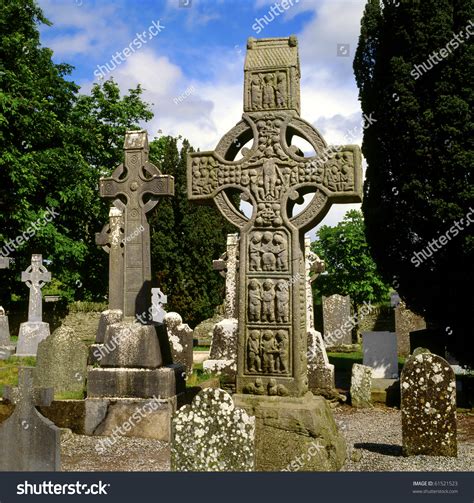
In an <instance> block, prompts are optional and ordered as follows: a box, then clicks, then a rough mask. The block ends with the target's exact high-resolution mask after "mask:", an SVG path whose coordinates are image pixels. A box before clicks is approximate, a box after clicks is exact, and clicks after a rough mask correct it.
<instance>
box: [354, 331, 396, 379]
mask: <svg viewBox="0 0 474 503" xmlns="http://www.w3.org/2000/svg"><path fill="white" fill-rule="evenodd" d="M362 350H363V352H364V359H363V362H364V365H366V366H367V367H370V368H371V369H372V377H373V378H374V379H397V378H398V355H397V336H396V334H395V333H393V332H363V333H362Z"/></svg>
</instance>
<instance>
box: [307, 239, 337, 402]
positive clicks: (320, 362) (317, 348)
mask: <svg viewBox="0 0 474 503" xmlns="http://www.w3.org/2000/svg"><path fill="white" fill-rule="evenodd" d="M304 245H305V272H306V326H307V329H308V387H309V389H310V390H311V391H312V392H313V393H315V394H320V393H323V394H327V393H331V394H332V392H333V390H334V389H335V387H336V382H335V375H334V365H331V364H330V363H329V359H328V355H327V352H326V348H325V346H324V342H323V338H322V335H321V333H320V332H318V331H317V330H316V329H315V328H314V306H313V289H312V287H311V284H312V283H313V281H315V280H316V278H317V277H318V276H319V274H320V273H322V272H323V271H324V269H325V265H324V261H323V260H321V259H320V258H319V257H318V256H317V255H316V254H315V253H314V252H312V251H311V239H310V238H309V236H306V237H305V240H304Z"/></svg>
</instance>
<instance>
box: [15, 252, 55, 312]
mask: <svg viewBox="0 0 474 503" xmlns="http://www.w3.org/2000/svg"><path fill="white" fill-rule="evenodd" d="M21 281H23V282H24V283H25V284H26V286H27V287H28V288H29V289H30V300H29V303H28V321H43V295H42V293H41V289H42V288H43V286H44V285H45V284H46V283H49V282H50V281H51V273H50V272H48V271H47V270H46V267H44V265H43V257H42V256H41V255H32V257H31V265H30V266H29V267H28V268H27V269H26V271H24V272H22V273H21Z"/></svg>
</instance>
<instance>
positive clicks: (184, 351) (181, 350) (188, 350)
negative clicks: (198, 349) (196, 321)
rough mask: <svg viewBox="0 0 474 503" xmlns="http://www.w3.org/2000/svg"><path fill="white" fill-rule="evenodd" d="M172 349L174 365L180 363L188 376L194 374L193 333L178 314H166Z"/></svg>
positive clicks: (167, 331)
mask: <svg viewBox="0 0 474 503" xmlns="http://www.w3.org/2000/svg"><path fill="white" fill-rule="evenodd" d="M163 322H164V324H165V327H166V333H167V335H168V341H169V343H170V347H171V357H172V361H173V363H180V364H181V365H183V366H184V367H185V369H186V376H187V377H190V376H191V375H192V373H193V331H192V330H191V328H190V327H189V325H187V324H184V323H183V318H181V316H180V315H179V314H178V313H166V314H165V316H164V319H163Z"/></svg>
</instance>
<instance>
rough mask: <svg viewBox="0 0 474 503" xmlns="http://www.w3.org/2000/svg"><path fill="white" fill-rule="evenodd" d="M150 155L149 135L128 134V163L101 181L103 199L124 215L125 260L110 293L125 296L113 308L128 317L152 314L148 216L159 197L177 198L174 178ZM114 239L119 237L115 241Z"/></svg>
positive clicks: (113, 274) (126, 152)
mask: <svg viewBox="0 0 474 503" xmlns="http://www.w3.org/2000/svg"><path fill="white" fill-rule="evenodd" d="M148 154H149V147H148V135H147V132H146V131H144V130H141V131H128V132H127V133H126V135H125V143H124V155H125V160H124V163H123V164H121V165H120V166H118V167H117V168H116V169H115V171H114V172H113V174H112V177H110V178H102V179H101V180H100V195H101V197H104V198H106V199H113V204H114V206H115V207H116V208H118V209H119V210H121V211H122V212H123V239H122V243H123V244H124V247H123V250H124V251H123V260H122V261H120V258H119V257H117V262H118V264H120V265H118V269H119V271H116V270H115V269H113V270H112V272H111V273H110V278H111V280H112V281H113V286H112V284H111V285H110V290H111V291H112V290H113V289H114V288H117V291H118V292H119V293H120V295H121V298H120V299H117V300H116V305H114V306H113V307H112V308H114V309H120V310H122V311H123V313H124V316H126V317H127V316H136V315H139V316H140V315H143V313H148V312H149V308H150V305H149V304H150V297H151V296H150V288H151V286H150V283H151V262H150V227H149V225H148V222H147V218H146V214H147V213H148V212H149V211H151V210H152V209H153V208H154V207H155V206H156V205H157V204H158V200H159V196H173V195H174V178H173V177H172V176H169V175H162V174H161V172H160V170H159V169H158V168H157V167H156V166H155V165H154V164H152V163H150V162H149V161H148ZM145 196H146V197H148V199H147V200H145ZM117 218H119V217H117ZM117 235H118V232H117ZM114 237H115V234H114V235H113V236H112V238H111V239H113V238H114ZM122 264H123V274H121V272H120V268H121V267H122ZM112 267H113V266H112Z"/></svg>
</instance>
